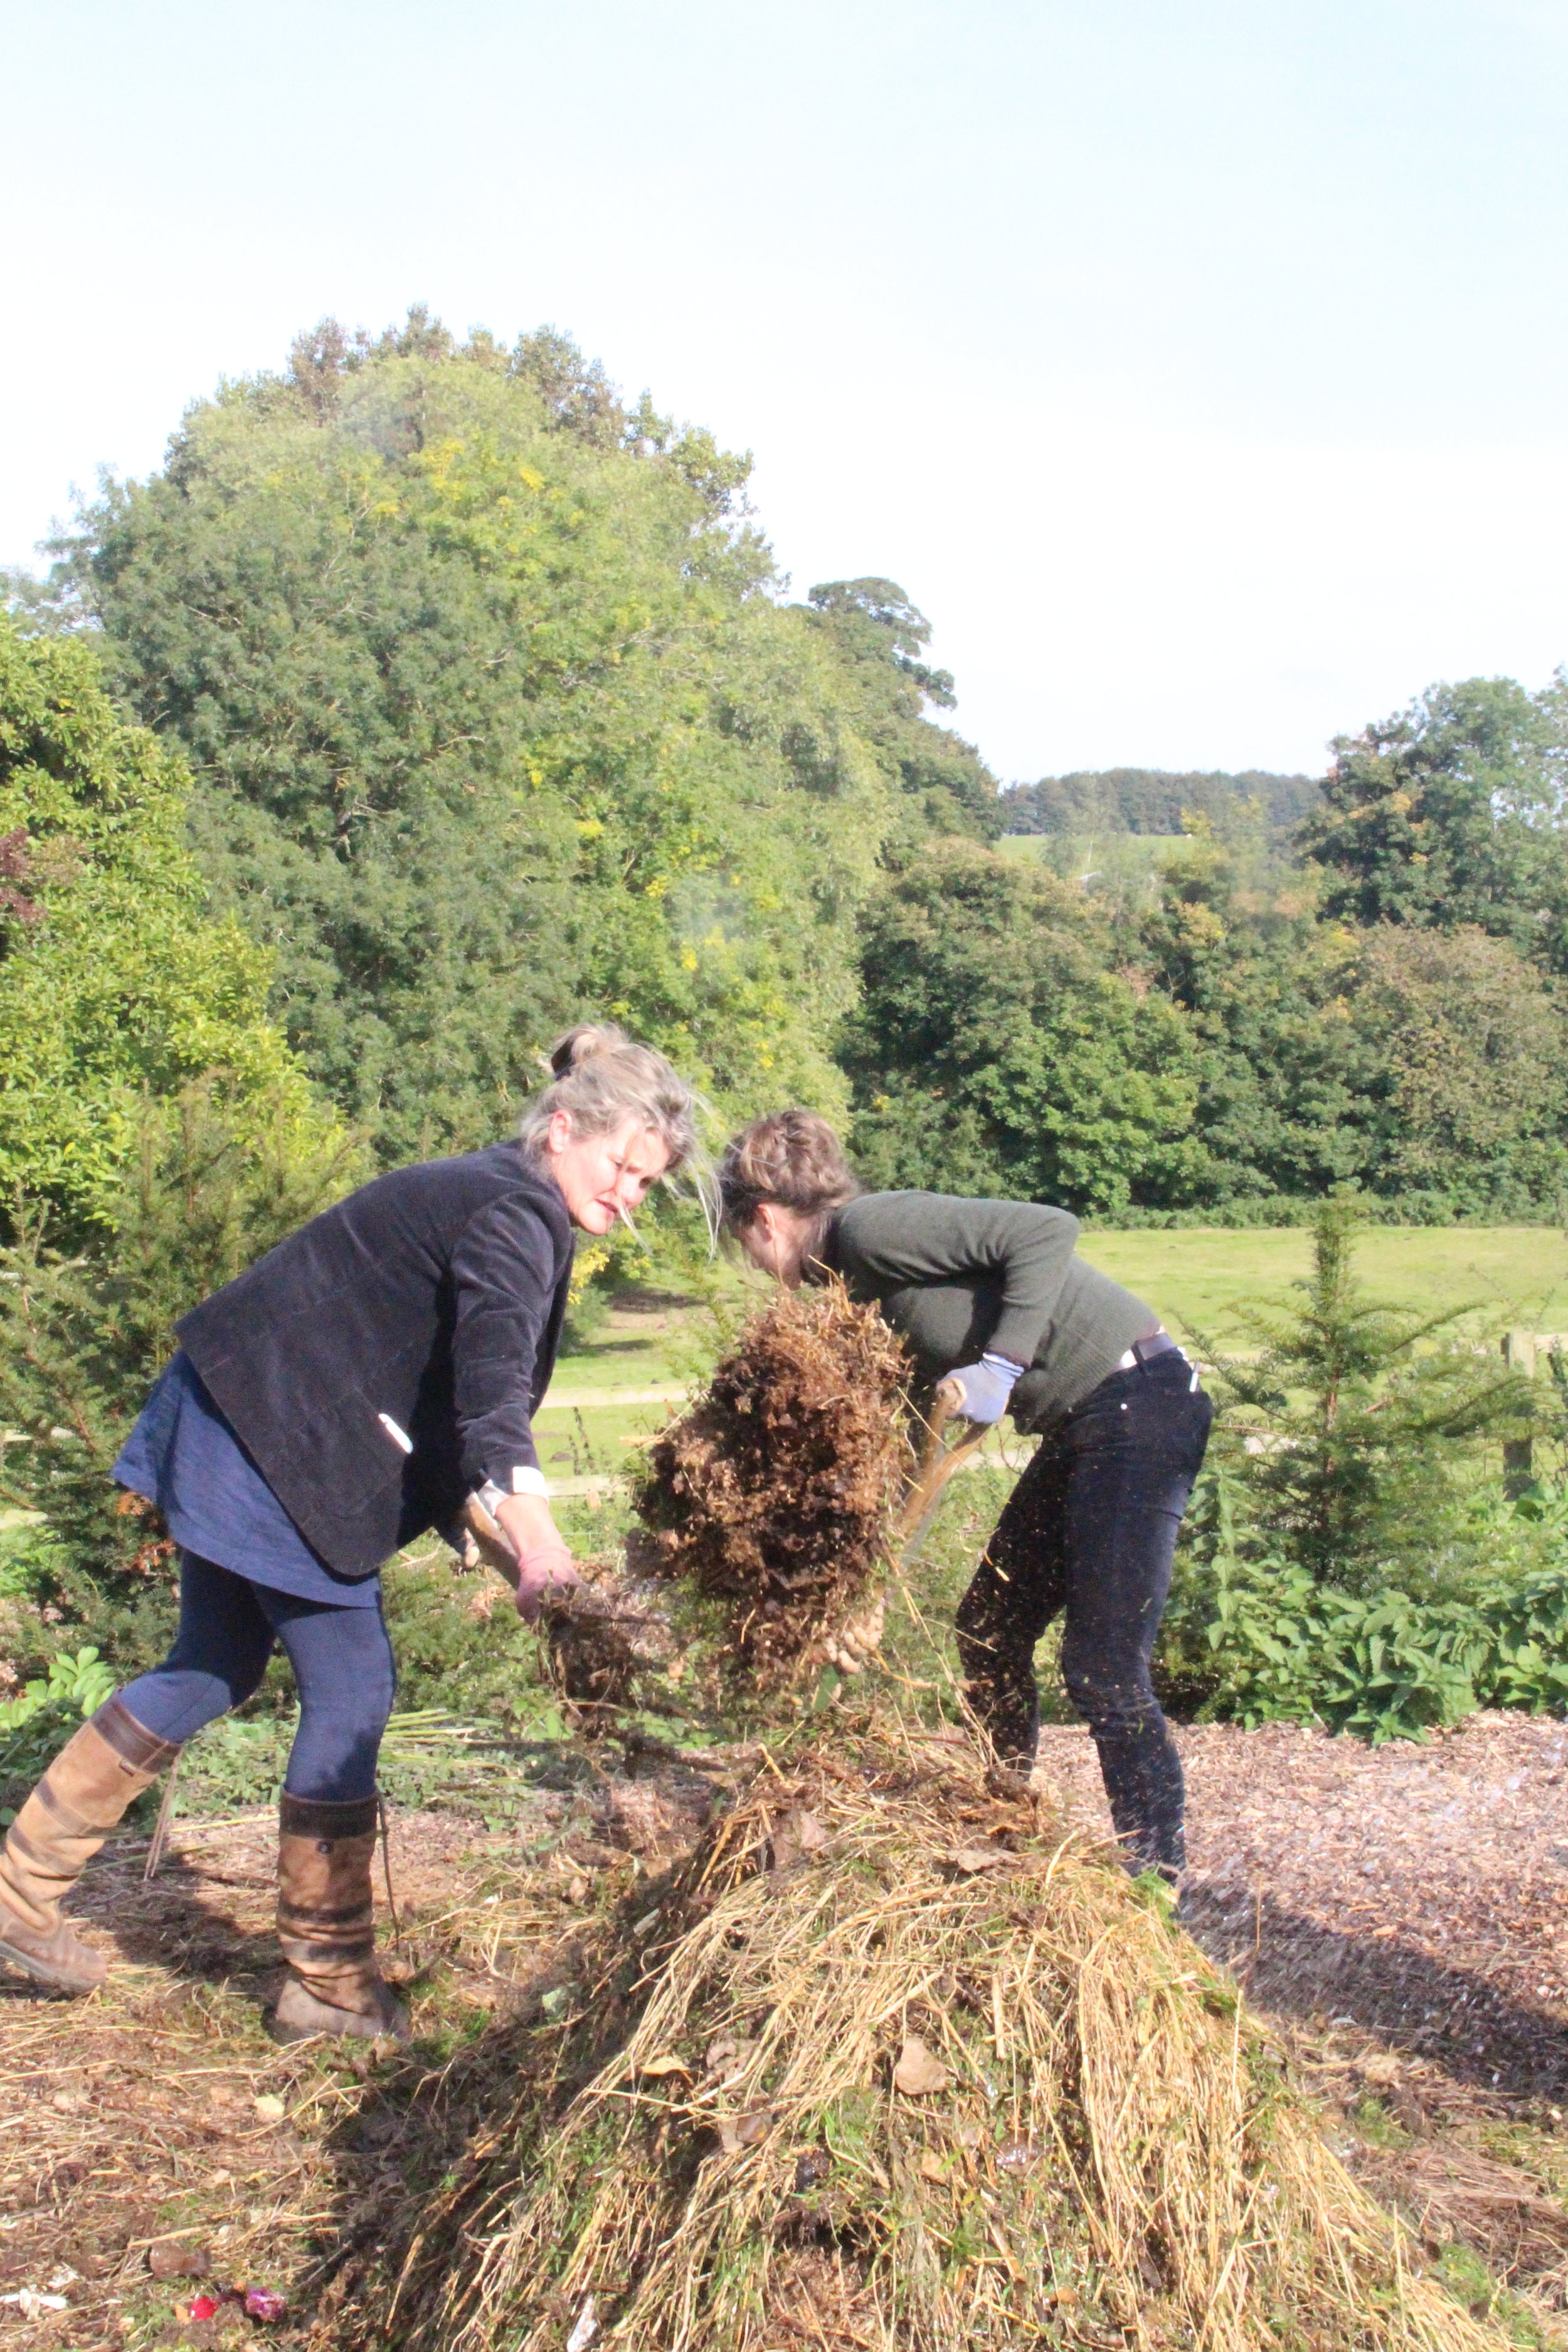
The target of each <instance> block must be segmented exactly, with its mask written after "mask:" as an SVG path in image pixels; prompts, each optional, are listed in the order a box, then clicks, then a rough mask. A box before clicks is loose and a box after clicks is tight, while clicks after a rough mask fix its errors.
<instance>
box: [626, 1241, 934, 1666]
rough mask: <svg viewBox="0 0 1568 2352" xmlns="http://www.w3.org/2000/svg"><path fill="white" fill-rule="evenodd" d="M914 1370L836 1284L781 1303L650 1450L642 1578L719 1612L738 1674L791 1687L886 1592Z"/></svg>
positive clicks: (870, 1314)
mask: <svg viewBox="0 0 1568 2352" xmlns="http://www.w3.org/2000/svg"><path fill="white" fill-rule="evenodd" d="M907 1377H908V1365H907V1362H906V1360H905V1357H904V1354H903V1350H902V1348H901V1345H900V1342H899V1341H898V1340H897V1339H895V1338H894V1337H893V1334H892V1333H891V1332H890V1331H889V1328H888V1327H887V1325H886V1324H885V1323H884V1322H883V1320H882V1318H881V1317H880V1316H879V1314H878V1312H877V1310H876V1308H875V1307H857V1306H856V1305H855V1304H854V1303H853V1301H852V1300H851V1299H850V1298H849V1297H848V1296H847V1292H846V1291H845V1289H844V1287H843V1286H842V1285H841V1284H837V1283H836V1284H832V1285H830V1286H826V1287H824V1288H822V1289H820V1290H802V1291H794V1292H791V1291H781V1292H780V1293H779V1295H778V1297H777V1298H776V1299H774V1300H773V1302H772V1304H771V1305H769V1306H768V1307H764V1308H763V1310H762V1312H761V1313H760V1314H758V1315H757V1316H755V1317H754V1318H752V1321H751V1322H750V1323H749V1324H748V1325H747V1326H746V1328H745V1330H744V1331H743V1332H742V1336H741V1339H740V1341H739V1343H738V1345H737V1346H736V1347H735V1349H733V1350H732V1352H731V1354H730V1355H729V1356H727V1357H726V1358H725V1359H724V1360H723V1361H722V1362H721V1364H720V1366H719V1368H718V1370H716V1371H715V1373H714V1374H713V1377H712V1380H711V1381H710V1383H709V1386H708V1389H707V1391H705V1393H704V1394H703V1395H702V1396H701V1397H700V1399H699V1401H698V1402H697V1403H696V1404H695V1405H693V1406H692V1408H691V1409H690V1411H689V1412H687V1413H685V1414H683V1415H682V1417H681V1418H680V1419H679V1421H676V1422H673V1423H671V1424H670V1425H669V1427H668V1429H665V1430H663V1431H662V1432H661V1433H660V1434H659V1435H658V1438H657V1439H656V1440H655V1442H654V1444H652V1445H651V1446H650V1447H649V1449H648V1458H647V1473H646V1475H645V1476H644V1479H643V1481H642V1484H641V1486H640V1488H639V1490H638V1492H637V1495H636V1496H635V1497H634V1502H635V1507H636V1509H637V1515H638V1517H639V1518H640V1520H641V1522H642V1525H641V1528H640V1529H639V1530H638V1531H637V1534H636V1535H634V1537H633V1539H632V1542H631V1545H630V1546H629V1548H628V1559H629V1562H630V1564H631V1567H632V1570H633V1572H634V1573H635V1574H638V1575H643V1576H656V1577H662V1578H667V1579H669V1580H679V1581H680V1582H681V1583H683V1584H684V1585H685V1587H686V1588H687V1590H688V1591H690V1592H692V1593H694V1594H695V1595H697V1596H698V1597H699V1599H700V1601H707V1602H709V1603H711V1604H714V1612H715V1613H716V1614H717V1616H718V1618H719V1620H720V1624H719V1626H718V1628H717V1631H718V1633H719V1636H720V1640H721V1647H722V1650H723V1653H724V1655H725V1658H726V1662H727V1664H728V1665H729V1667H730V1670H731V1674H732V1675H733V1676H734V1678H736V1679H742V1678H743V1679H744V1680H745V1681H746V1682H747V1683H748V1684H750V1685H753V1686H755V1685H768V1684H773V1685H777V1684H780V1683H787V1682H788V1681H789V1680H791V1679H792V1678H793V1677H794V1676H795V1675H798V1674H799V1673H800V1672H801V1671H802V1670H803V1669H804V1668H805V1667H806V1666H808V1665H810V1664H814V1663H816V1661H817V1660H819V1659H820V1658H822V1657H823V1656H825V1655H827V1654H830V1652H831V1651H832V1650H833V1648H834V1647H835V1646H836V1644H837V1637H838V1635H839V1634H840V1633H841V1632H842V1631H843V1629H844V1628H845V1627H846V1626H848V1625H850V1624H851V1623H852V1622H853V1621H854V1620H855V1618H856V1616H857V1612H858V1609H859V1608H863V1606H864V1603H865V1600H866V1597H867V1595H868V1593H870V1592H872V1591H875V1590H877V1589H879V1587H880V1585H881V1584H882V1583H883V1582H885V1580H886V1575H887V1570H888V1559H889V1554H888V1537H889V1513H890V1509H891V1507H892V1505H893V1503H894V1501H895V1500H896V1498H897V1496H898V1492H899V1488H900V1484H901V1482H902V1480H903V1478H904V1477H905V1475H906V1474H907V1472H908V1469H909V1465H910V1451H909V1445H908V1441H907V1440H906V1438H905V1436H904V1434H903V1431H902V1425H901V1417H900V1412H899V1406H900V1401H901V1398H902V1392H903V1388H904V1383H905V1381H906V1379H907Z"/></svg>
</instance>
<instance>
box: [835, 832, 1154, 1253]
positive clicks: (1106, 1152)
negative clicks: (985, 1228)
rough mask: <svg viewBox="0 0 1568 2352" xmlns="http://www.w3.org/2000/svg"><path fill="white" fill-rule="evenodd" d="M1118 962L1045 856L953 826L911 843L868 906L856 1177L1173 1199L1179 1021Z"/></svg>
mask: <svg viewBox="0 0 1568 2352" xmlns="http://www.w3.org/2000/svg"><path fill="white" fill-rule="evenodd" d="M1111 963H1112V942H1111V940H1110V937H1109V933H1108V930H1107V927H1106V926H1105V925H1104V923H1103V921H1102V919H1100V918H1099V917H1097V914H1096V911H1095V908H1094V906H1093V903H1092V901H1090V900H1089V899H1087V898H1085V896H1084V894H1083V893H1082V892H1081V891H1079V890H1077V889H1075V888H1073V887H1071V886H1070V885H1068V884H1064V883H1062V882H1059V881H1058V879H1057V877H1055V876H1054V875H1052V874H1050V873H1048V872H1047V871H1046V869H1045V868H1043V867H1040V866H1027V865H1020V864H1015V863H1013V862H1011V861H1009V860H1005V859H1004V858H1002V857H999V856H996V855H995V853H994V852H993V851H990V850H987V849H985V848H984V847H982V846H980V845H977V844H970V843H966V842H957V841H948V842H943V843H939V844H937V845H933V846H931V848H929V849H927V850H925V851H924V852H922V853H921V855H920V856H917V857H915V858H912V859H911V860H910V862H909V864H908V865H907V866H906V867H905V868H904V870H903V871H902V872H901V873H900V875H899V876H898V877H897V879H896V880H894V881H892V882H891V883H890V884H889V886H888V887H886V888H885V889H884V891H883V892H882V893H881V895H880V896H879V898H878V899H877V900H876V902H875V904H874V906H873V907H872V908H871V909H870V910H869V913H868V921H867V925H866V932H865V941H864V949H863V959H862V978H863V991H864V992H863V997H862V1002H861V1004H860V1007H859V1009H858V1012H857V1013H856V1015H855V1017H854V1019H853V1020H852V1022H851V1023H850V1024H849V1026H848V1029H847V1037H846V1042H845V1046H844V1056H845V1061H846V1065H847V1068H848V1069H849V1071H850V1073H851V1075H852V1076H853V1079H854V1082H855V1100H856V1116H855V1126H854V1131H853V1132H854V1147H855V1150H856V1154H857V1158H858V1164H859V1165H860V1167H861V1169H862V1171H863V1172H864V1173H865V1175H866V1176H867V1177H868V1179H869V1180H870V1181H873V1182H875V1183H879V1184H886V1185H906V1184H907V1185H925V1186H930V1187H931V1188H932V1189H933V1190H937V1191H942V1192H977V1193H995V1192H1001V1193H1005V1194H1016V1195H1017V1196H1019V1197H1021V1198H1024V1199H1031V1200H1039V1201H1054V1202H1062V1203H1064V1204H1066V1205H1067V1206H1068V1207H1072V1208H1079V1209H1087V1210H1097V1211H1101V1212H1104V1211H1116V1210H1118V1209H1122V1208H1125V1207H1126V1206H1127V1205H1128V1204H1129V1203H1131V1202H1163V1201H1166V1200H1169V1199H1171V1198H1173V1197H1181V1196H1182V1193H1183V1189H1184V1185H1185V1184H1186V1183H1187V1182H1188V1181H1189V1178H1188V1174H1187V1170H1186V1161H1187V1160H1188V1158H1189V1157H1190V1148H1189V1147H1188V1145H1187V1144H1186V1142H1185V1140H1184V1138H1185V1135H1186V1130H1187V1129H1188V1126H1189V1124H1190V1121H1191V1117H1192V1110H1193V1103H1194V1094H1195V1072H1194V1055H1193V1051H1192V1045H1191V1042H1190V1039H1189V1036H1188V1034H1187V1025H1186V1023H1185V1022H1184V1018H1183V1016H1182V1014H1181V1013H1179V1012H1178V1011H1177V1010H1176V1009H1175V1007H1174V1006H1173V1005H1172V1004H1171V1003H1169V1002H1168V1001H1167V1000H1166V999H1165V998H1163V997H1162V996H1160V995H1158V994H1156V993H1154V992H1152V991H1150V990H1149V988H1148V987H1147V985H1146V984H1145V983H1144V982H1143V980H1142V976H1141V975H1140V974H1137V973H1128V972H1125V971H1117V970H1114V969H1112V968H1110V967H1111Z"/></svg>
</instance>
